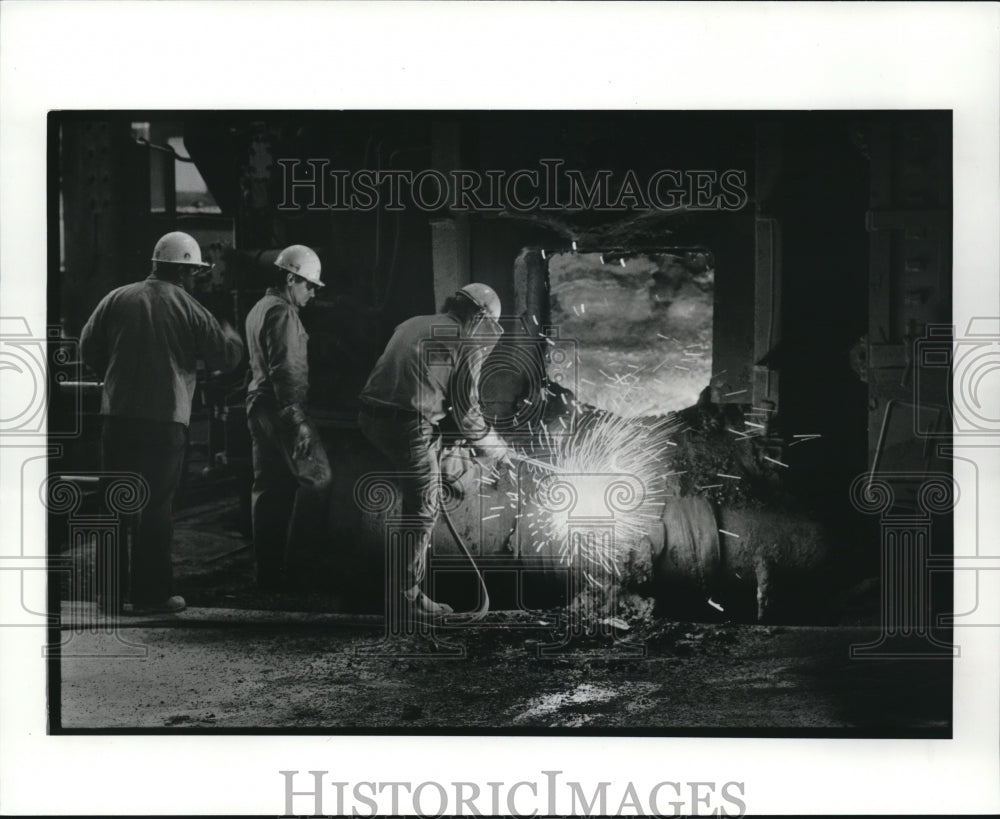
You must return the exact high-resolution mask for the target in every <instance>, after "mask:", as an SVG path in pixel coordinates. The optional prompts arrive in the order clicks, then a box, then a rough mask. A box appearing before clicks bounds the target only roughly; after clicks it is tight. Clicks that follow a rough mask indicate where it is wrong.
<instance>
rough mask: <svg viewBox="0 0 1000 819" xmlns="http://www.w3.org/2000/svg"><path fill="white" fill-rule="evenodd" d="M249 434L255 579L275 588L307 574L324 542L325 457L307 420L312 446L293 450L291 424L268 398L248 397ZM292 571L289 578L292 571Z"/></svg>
mask: <svg viewBox="0 0 1000 819" xmlns="http://www.w3.org/2000/svg"><path fill="white" fill-rule="evenodd" d="M247 423H248V425H249V427H250V436H251V438H252V440H253V493H252V496H251V516H252V519H253V545H254V554H255V557H256V560H257V583H258V584H259V585H260V586H262V587H269V588H275V587H277V586H279V585H281V583H282V582H283V581H284V580H285V579H286V578H288V579H295V580H304V579H306V578H308V577H310V576H311V575H310V569H312V568H314V567H313V566H312V565H311V563H312V562H313V561H314V560H315V559H316V557H317V556H318V555H319V554H321V552H322V549H323V547H324V546H325V545H326V543H327V542H328V537H327V515H328V513H329V495H330V484H331V473H330V462H329V460H328V459H327V457H326V451H325V450H324V449H323V445H322V443H321V442H320V439H319V434H318V433H317V431H316V428H315V427H314V426H313V424H312V422H311V421H309V420H308V419H306V421H305V422H304V423H306V424H308V425H309V426H310V428H311V430H312V441H313V443H312V446H311V447H310V448H309V451H308V452H306V453H305V454H304V455H301V456H299V455H296V454H295V437H296V434H297V432H298V426H297V425H291V424H288V423H287V422H285V421H282V420H281V418H279V417H278V410H277V407H275V406H274V404H273V402H270V401H267V400H266V399H261V400H257V401H254V402H253V404H252V405H251V406H250V409H249V410H248V412H247ZM293 575H294V576H295V577H294V578H292V576H293Z"/></svg>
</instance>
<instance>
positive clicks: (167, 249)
mask: <svg viewBox="0 0 1000 819" xmlns="http://www.w3.org/2000/svg"><path fill="white" fill-rule="evenodd" d="M153 261H154V262H169V263H170V264H191V265H195V266H196V267H211V265H210V264H205V263H204V262H203V261H202V260H201V248H200V247H198V243H197V242H196V241H195V240H194V238H193V237H191V236H188V234H186V233H183V232H182V231H179V230H175V231H174V232H173V233H167V234H165V235H163V236H161V237H160V240H159V241H158V242H157V243H156V247H154V248H153Z"/></svg>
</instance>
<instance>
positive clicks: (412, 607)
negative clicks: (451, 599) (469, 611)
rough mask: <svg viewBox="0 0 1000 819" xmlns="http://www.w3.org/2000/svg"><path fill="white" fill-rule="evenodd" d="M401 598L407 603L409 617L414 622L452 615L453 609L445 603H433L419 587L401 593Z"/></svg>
mask: <svg viewBox="0 0 1000 819" xmlns="http://www.w3.org/2000/svg"><path fill="white" fill-rule="evenodd" d="M403 597H405V598H406V600H407V602H408V603H409V607H408V608H409V613H410V617H412V618H413V619H414V620H435V619H437V618H439V617H444V616H445V615H446V614H452V613H453V612H454V609H453V608H452V607H451V606H449V605H448V604H447V603H435V602H434V601H433V600H431V599H430V598H429V597H428V596H427V595H426V594H424V593H423V591H421V589H420V586H413V587H412V588H410V589H407V590H406V591H404V592H403Z"/></svg>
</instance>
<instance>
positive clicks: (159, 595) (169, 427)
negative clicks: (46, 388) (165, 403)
mask: <svg viewBox="0 0 1000 819" xmlns="http://www.w3.org/2000/svg"><path fill="white" fill-rule="evenodd" d="M187 440H188V429H187V427H186V426H185V425H184V424H179V423H175V422H172V421H151V420H148V419H144V418H125V417H121V416H115V415H109V416H106V417H105V418H104V429H103V431H102V435H101V458H102V461H103V464H104V469H105V470H107V471H108V472H135V473H138V474H139V475H141V476H142V477H143V478H145V479H146V483H147V484H148V485H149V499H148V500H147V502H146V505H145V506H144V507H143V508H142V510H140V512H139V513H138V525H137V526H136V528H135V537H134V540H133V543H132V556H131V572H130V585H131V595H130V596H131V600H132V604H133V605H135V606H155V605H160V604H162V603H163V602H164V601H166V599H167V598H168V597H170V596H171V595H172V594H173V593H174V566H173V559H172V556H171V544H172V541H173V535H174V524H173V517H172V511H173V503H174V494H175V493H176V491H177V487H178V485H179V484H180V480H181V470H182V469H183V466H184V451H185V449H186V448H187ZM126 561H127V555H125V554H124V553H123V552H122V551H120V552H119V554H118V565H119V566H121V567H124V566H125V565H126ZM119 577H120V578H122V577H123V575H121V574H120V575H119Z"/></svg>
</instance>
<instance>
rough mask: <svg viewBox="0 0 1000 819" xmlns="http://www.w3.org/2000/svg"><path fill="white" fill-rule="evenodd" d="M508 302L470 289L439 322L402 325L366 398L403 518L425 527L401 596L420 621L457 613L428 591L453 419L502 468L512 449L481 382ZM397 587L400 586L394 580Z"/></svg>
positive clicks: (365, 416)
mask: <svg viewBox="0 0 1000 819" xmlns="http://www.w3.org/2000/svg"><path fill="white" fill-rule="evenodd" d="M499 318H500V299H499V298H498V297H497V294H496V293H495V292H493V289H492V288H490V287H488V286H487V285H485V284H468V285H466V286H465V287H463V288H462V289H461V290H459V291H458V292H456V293H455V294H454V295H453V296H451V297H450V298H449V299H448V300H447V302H445V305H444V307H443V309H442V312H441V313H440V314H438V315H431V316H415V317H413V318H410V319H407V320H406V321H404V322H403V323H402V324H400V325H399V326H398V327H397V328H396V330H395V332H394V333H393V336H392V338H391V339H390V340H389V343H388V345H387V346H386V348H385V352H383V353H382V356H381V357H380V358H379V360H378V361H377V362H376V364H375V368H374V370H372V373H371V375H370V376H369V377H368V382H367V383H366V385H365V387H364V389H363V390H362V392H361V396H360V397H361V410H360V413H359V416H358V423H359V424H360V426H361V430H362V432H363V433H364V434H365V436H366V437H367V438H368V439H369V440H370V441H371V442H372V443H373V444H374V445H375V446H376V447H378V449H379V450H381V451H382V452H383V453H384V454H385V455H386V456H387V457H388V458H389V459H390V460H391V461H392V462H393V465H394V466H395V468H396V469H397V470H398V471H399V473H400V475H399V483H400V489H401V492H402V506H403V508H402V514H403V516H404V517H412V518H415V519H417V520H419V527H420V531H419V537H418V538H417V540H416V543H415V545H414V546H413V548H412V552H411V553H410V554H405V555H401V556H400V561H401V565H402V567H403V569H402V571H403V577H401V578H399V584H400V590H401V591H402V593H403V595H404V596H405V598H406V601H407V603H408V605H409V609H410V613H411V615H412V616H413V617H415V618H421V617H436V616H440V615H443V614H449V613H451V607H450V606H448V605H447V604H444V603H436V602H434V601H433V600H431V599H430V598H429V597H428V596H427V595H426V594H425V593H424V592H423V591H422V590H421V588H420V584H421V582H422V581H423V579H424V571H425V563H426V553H427V550H428V548H429V547H430V543H431V535H432V533H433V531H434V526H435V523H436V522H437V517H438V513H439V509H440V505H441V491H440V477H441V474H440V473H441V469H440V464H439V460H438V458H439V455H440V452H441V437H440V432H439V428H438V427H439V424H441V422H442V421H444V420H445V419H446V418H450V420H451V422H453V424H454V426H456V427H457V429H458V431H459V434H460V435H461V436H462V437H464V438H465V439H466V440H467V441H468V442H469V443H471V444H472V445H473V447H474V448H475V449H476V450H478V452H479V453H480V454H482V455H484V456H486V457H487V458H488V459H489V460H491V461H493V462H494V464H496V463H497V462H503V461H506V460H507V457H508V448H507V445H506V444H505V443H504V442H503V440H502V439H501V438H500V437H499V436H498V435H497V434H496V432H495V431H494V430H493V429H491V427H490V426H489V425H488V424H487V423H486V421H485V420H484V419H483V415H482V412H481V410H480V407H479V375H480V370H481V368H482V365H483V361H484V360H485V358H486V356H487V355H488V353H489V351H490V349H492V346H493V345H494V344H495V343H496V340H497V338H498V337H499V335H500V334H501V333H502V332H503V329H502V328H501V327H500V324H499V323H498V319H499ZM394 580H395V579H394Z"/></svg>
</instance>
